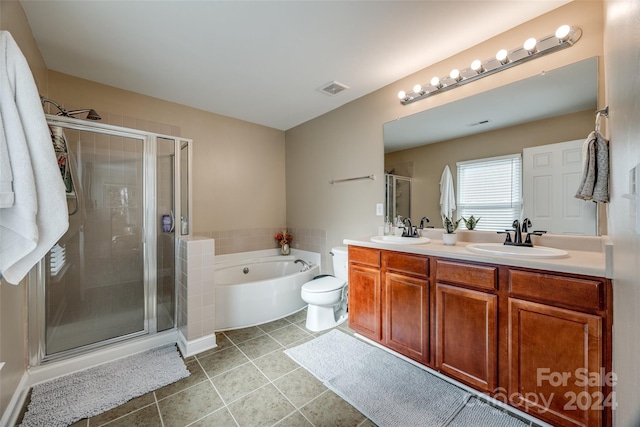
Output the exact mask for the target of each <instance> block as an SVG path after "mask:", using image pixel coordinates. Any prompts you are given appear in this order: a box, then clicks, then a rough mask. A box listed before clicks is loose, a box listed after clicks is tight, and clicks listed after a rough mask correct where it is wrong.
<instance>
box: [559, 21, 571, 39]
mask: <svg viewBox="0 0 640 427" xmlns="http://www.w3.org/2000/svg"><path fill="white" fill-rule="evenodd" d="M570 32H571V27H570V26H568V25H561V26H559V27H558V29H557V30H556V37H557V38H558V39H560V41H563V42H566V41H567V40H569V33H570Z"/></svg>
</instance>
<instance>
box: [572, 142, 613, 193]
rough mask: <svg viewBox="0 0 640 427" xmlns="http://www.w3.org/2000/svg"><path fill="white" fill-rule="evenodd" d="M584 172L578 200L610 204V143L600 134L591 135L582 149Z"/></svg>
mask: <svg viewBox="0 0 640 427" xmlns="http://www.w3.org/2000/svg"><path fill="white" fill-rule="evenodd" d="M582 154H583V171H582V180H581V181H580V186H579V187H578V191H577V192H576V198H578V199H582V200H592V201H594V202H600V203H608V202H609V141H607V140H606V139H605V138H604V137H603V136H602V135H600V133H599V132H597V131H594V132H591V133H590V134H589V136H588V137H587V139H586V140H585V141H584V145H583V147H582Z"/></svg>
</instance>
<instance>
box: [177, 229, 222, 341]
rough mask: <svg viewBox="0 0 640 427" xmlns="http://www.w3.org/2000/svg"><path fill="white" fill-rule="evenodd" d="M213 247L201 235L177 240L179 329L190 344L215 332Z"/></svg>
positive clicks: (210, 241) (210, 242) (213, 243)
mask: <svg viewBox="0 0 640 427" xmlns="http://www.w3.org/2000/svg"><path fill="white" fill-rule="evenodd" d="M215 246H216V245H215V242H214V240H213V239H209V238H206V237H201V236H193V237H180V239H179V246H178V257H179V260H178V265H177V271H176V278H177V281H178V292H179V296H178V328H179V330H180V332H181V333H182V336H184V337H185V338H186V339H187V340H189V341H193V340H195V339H198V338H202V337H206V336H208V335H212V334H213V333H214V332H215V288H214V280H213V273H214V265H215V264H214V263H215Z"/></svg>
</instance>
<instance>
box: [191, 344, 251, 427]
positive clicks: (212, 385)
mask: <svg viewBox="0 0 640 427" xmlns="http://www.w3.org/2000/svg"><path fill="white" fill-rule="evenodd" d="M225 336H226V335H225ZM227 339H229V337H227ZM238 350H240V349H238ZM245 357H246V356H245ZM196 360H197V359H196ZM245 364H246V363H243V364H242V365H239V366H243V365H245ZM198 365H200V369H202V371H203V372H204V374H205V375H206V377H207V379H208V381H209V383H210V384H211V387H213V390H214V391H215V392H216V394H217V395H218V397H219V398H220V401H221V402H222V408H225V409H226V410H227V412H229V415H231V418H232V419H233V422H235V423H236V425H237V426H239V425H240V423H239V422H238V420H236V417H235V416H234V415H233V413H232V412H231V410H230V409H229V405H228V404H227V402H226V400H225V399H224V397H222V393H220V390H218V387H216V385H215V384H214V382H213V377H212V376H210V375H209V373H208V372H207V370H206V369H204V366H202V364H201V363H200V361H199V360H198ZM233 369H235V368H232V369H229V370H228V371H225V373H226V372H230V371H231V370H233ZM219 375H222V374H219ZM216 376H217V375H216ZM222 408H218V409H216V410H215V411H213V412H210V413H208V414H207V415H205V416H204V417H203V418H206V417H208V416H209V415H212V414H213V413H215V412H216V411H218V410H220V409H222ZM194 422H195V421H194Z"/></svg>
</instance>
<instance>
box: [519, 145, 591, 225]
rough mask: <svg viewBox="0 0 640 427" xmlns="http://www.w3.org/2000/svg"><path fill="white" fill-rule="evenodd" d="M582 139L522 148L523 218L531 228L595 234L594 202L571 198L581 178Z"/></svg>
mask: <svg viewBox="0 0 640 427" xmlns="http://www.w3.org/2000/svg"><path fill="white" fill-rule="evenodd" d="M583 142H584V141H583V140H575V141H567V142H560V143H557V144H549V145H542V146H539V147H531V148H525V149H524V150H523V156H522V163H523V166H522V173H523V181H522V185H523V193H524V194H523V196H524V218H529V219H530V220H531V222H532V223H533V227H532V228H533V229H534V230H546V231H547V232H548V233H553V234H574V235H591V236H593V235H595V234H596V231H597V226H596V204H595V203H593V202H589V201H584V200H580V199H576V198H575V197H574V195H575V193H576V191H577V189H578V186H579V185H580V179H581V178H582V144H583Z"/></svg>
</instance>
